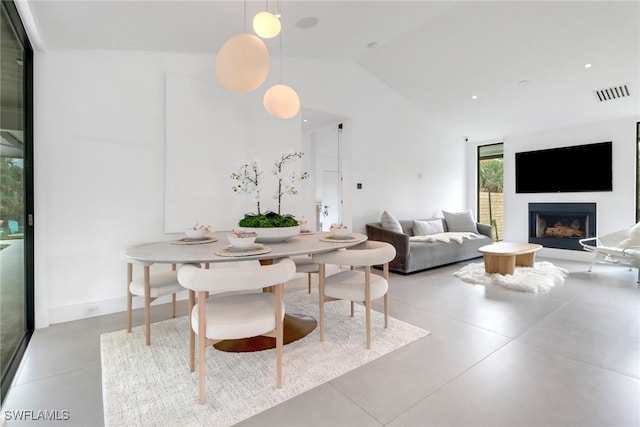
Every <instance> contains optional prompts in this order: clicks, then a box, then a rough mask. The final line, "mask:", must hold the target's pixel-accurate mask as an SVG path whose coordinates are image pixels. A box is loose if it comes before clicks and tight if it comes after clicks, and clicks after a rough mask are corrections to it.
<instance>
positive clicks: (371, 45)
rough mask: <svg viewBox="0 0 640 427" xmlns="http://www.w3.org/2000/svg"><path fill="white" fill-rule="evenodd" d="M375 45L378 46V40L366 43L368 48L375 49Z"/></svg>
mask: <svg viewBox="0 0 640 427" xmlns="http://www.w3.org/2000/svg"><path fill="white" fill-rule="evenodd" d="M376 46H378V42H371V43H369V44H367V47H368V48H369V49H375V48H376Z"/></svg>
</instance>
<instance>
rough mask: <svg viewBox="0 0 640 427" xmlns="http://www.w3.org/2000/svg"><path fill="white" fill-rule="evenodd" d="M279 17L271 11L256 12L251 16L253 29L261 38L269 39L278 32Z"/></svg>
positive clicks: (279, 26) (279, 25)
mask: <svg viewBox="0 0 640 427" xmlns="http://www.w3.org/2000/svg"><path fill="white" fill-rule="evenodd" d="M281 28H282V24H280V19H278V17H277V16H276V15H274V14H273V13H271V12H258V13H257V14H256V16H254V17H253V31H255V32H256V34H257V35H259V36H260V37H262V38H263V39H271V38H273V37H275V36H277V35H278V34H280V29H281Z"/></svg>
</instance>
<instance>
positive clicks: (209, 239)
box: [171, 237, 218, 245]
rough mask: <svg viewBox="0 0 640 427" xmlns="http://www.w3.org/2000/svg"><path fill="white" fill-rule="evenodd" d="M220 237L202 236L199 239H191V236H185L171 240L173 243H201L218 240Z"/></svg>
mask: <svg viewBox="0 0 640 427" xmlns="http://www.w3.org/2000/svg"><path fill="white" fill-rule="evenodd" d="M217 241H218V239H217V238H215V237H201V238H197V239H191V238H189V237H183V238H182V239H178V240H173V241H172V242H171V244H172V245H201V244H203V243H213V242H217Z"/></svg>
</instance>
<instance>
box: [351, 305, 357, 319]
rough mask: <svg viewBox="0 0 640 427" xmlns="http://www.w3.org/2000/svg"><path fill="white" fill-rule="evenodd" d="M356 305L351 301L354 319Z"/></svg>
mask: <svg viewBox="0 0 640 427" xmlns="http://www.w3.org/2000/svg"><path fill="white" fill-rule="evenodd" d="M355 304H356V303H355V302H353V301H351V317H353V316H354V314H355Z"/></svg>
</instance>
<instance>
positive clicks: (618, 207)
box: [467, 117, 640, 260]
mask: <svg viewBox="0 0 640 427" xmlns="http://www.w3.org/2000/svg"><path fill="white" fill-rule="evenodd" d="M638 121H640V117H631V118H628V119H624V120H614V121H604V122H600V123H592V124H586V125H582V126H576V127H570V128H562V129H552V130H547V131H544V132H537V133H532V134H527V135H514V136H505V137H504V139H503V141H504V184H505V185H504V211H505V212H504V240H505V241H520V242H526V241H527V240H528V226H529V225H528V224H529V223H528V221H529V219H528V215H529V214H528V204H529V202H542V203H544V202H595V203H596V204H597V212H596V216H597V218H596V223H597V224H596V229H597V234H599V235H602V234H607V233H611V232H613V231H617V230H620V229H622V228H625V227H628V226H631V225H633V224H634V223H635V200H636V193H635V180H636V178H635V177H636V122H638ZM605 141H612V142H613V191H611V192H586V193H542V194H516V192H515V164H514V161H515V153H517V152H521V151H530V150H539V149H546V148H554V147H563V146H571V145H583V144H590V143H596V142H605ZM492 142H495V141H492ZM477 145H483V144H469V147H468V151H467V159H468V161H469V162H475V156H476V147H477ZM579 161H580V163H579V164H578V165H575V166H576V168H577V170H578V171H579V172H578V173H585V174H588V173H589V159H580V160H579ZM473 164H475V163H473ZM470 172H471V173H469V174H468V176H467V184H468V186H469V188H475V176H476V172H475V167H474V168H470ZM540 173H541V174H543V173H544V170H542V169H541V171H540ZM474 193H475V191H471V192H470V193H469V197H470V199H469V200H471V198H473V197H474V196H475V194H474ZM474 200H475V199H474ZM472 203H473V204H474V206H475V201H473V202H472ZM540 255H542V256H551V257H557V258H565V259H577V260H591V259H592V255H590V254H589V253H586V252H580V251H570V250H562V249H549V248H545V249H543V250H542V251H541V252H540Z"/></svg>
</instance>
